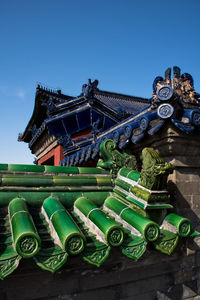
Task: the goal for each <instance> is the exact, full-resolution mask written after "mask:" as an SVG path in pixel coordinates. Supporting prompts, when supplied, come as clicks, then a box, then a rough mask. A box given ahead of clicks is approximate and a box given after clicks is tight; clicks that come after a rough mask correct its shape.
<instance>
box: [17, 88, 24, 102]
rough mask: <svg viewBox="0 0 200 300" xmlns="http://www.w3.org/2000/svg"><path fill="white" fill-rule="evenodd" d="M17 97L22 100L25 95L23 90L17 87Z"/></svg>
mask: <svg viewBox="0 0 200 300" xmlns="http://www.w3.org/2000/svg"><path fill="white" fill-rule="evenodd" d="M17 97H19V98H20V99H22V100H23V99H24V97H25V91H24V90H23V89H19V90H18V92H17Z"/></svg>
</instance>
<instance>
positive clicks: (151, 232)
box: [0, 141, 194, 279]
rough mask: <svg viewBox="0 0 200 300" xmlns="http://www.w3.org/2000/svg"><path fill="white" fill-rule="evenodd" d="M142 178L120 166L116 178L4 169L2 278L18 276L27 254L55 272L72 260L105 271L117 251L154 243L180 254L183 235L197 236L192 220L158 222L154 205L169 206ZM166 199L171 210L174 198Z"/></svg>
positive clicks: (0, 182)
mask: <svg viewBox="0 0 200 300" xmlns="http://www.w3.org/2000/svg"><path fill="white" fill-rule="evenodd" d="M105 143H106V141H104V144H105ZM105 163H106V162H105ZM131 163H132V160H131ZM141 176H142V175H141V173H140V172H138V171H134V170H133V169H130V168H122V169H120V171H119V173H118V175H117V177H116V178H115V179H114V177H113V175H110V172H108V171H106V170H105V169H102V168H99V167H98V168H80V167H54V166H29V165H7V164H1V165H0V278H1V279H3V278H5V277H6V276H7V275H9V274H10V273H12V272H13V271H14V270H15V269H16V268H17V266H18V265H19V263H20V260H21V258H22V257H25V258H31V257H33V258H34V260H35V262H36V264H37V265H38V266H40V267H41V268H42V269H44V270H48V271H51V272H55V271H56V270H58V269H59V268H61V267H62V266H63V264H65V263H67V260H68V259H70V256H72V255H81V257H82V258H83V259H84V260H85V261H86V262H88V263H90V264H94V265H96V266H100V265H101V264H102V263H103V262H104V261H105V260H106V259H107V258H108V257H109V255H111V252H112V247H116V248H118V249H119V251H120V252H121V253H122V254H123V255H126V256H127V257H129V258H130V259H133V260H138V259H139V258H140V257H141V256H142V255H143V254H144V253H145V251H146V249H147V247H148V244H149V243H150V244H151V246H154V248H155V249H156V250H159V251H161V252H163V253H165V254H170V253H171V252H173V251H174V249H175V247H176V245H177V243H178V240H179V236H180V237H181V236H182V237H187V236H190V235H191V234H193V235H194V231H193V230H192V225H191V222H190V221H189V220H188V219H186V218H183V217H181V216H178V215H176V214H174V213H173V214H169V215H167V217H166V218H165V219H164V220H162V222H161V223H157V222H155V221H154V220H152V219H151V218H150V210H151V208H150V207H149V205H151V204H154V208H155V206H156V205H157V207H156V209H157V210H158V209H160V210H161V209H163V206H162V205H160V204H159V205H158V203H156V196H153V197H152V195H154V194H156V191H153V190H149V189H148V188H146V189H145V188H144V187H143V186H140V184H139V183H138V182H140V181H139V180H140V178H142V177H141ZM135 186H137V190H136V192H137V193H139V194H137V193H136V192H135V189H134V187H135ZM119 187H120V190H119V189H118V188H119ZM138 189H139V191H140V192H138ZM144 190H145V193H144V192H142V191H144ZM157 193H158V192H157ZM142 194H144V195H145V197H146V198H144V199H146V200H144V199H142V198H141V195H142ZM160 194H161V195H162V196H160V197H161V198H162V202H163V205H164V204H165V202H166V201H167V200H168V194H167V192H166V191H160V192H159V195H160ZM130 196H131V197H132V199H134V200H137V201H135V202H133V201H130ZM161 198H160V199H161ZM144 201H146V202H147V205H145V206H144V207H142V206H141V205H140V203H144ZM148 211H149V213H148ZM172 228H173V230H172Z"/></svg>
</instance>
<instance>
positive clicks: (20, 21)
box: [0, 0, 200, 163]
mask: <svg viewBox="0 0 200 300" xmlns="http://www.w3.org/2000/svg"><path fill="white" fill-rule="evenodd" d="M199 12H200V1H199V0H190V1H188V0H168V1H157V0H151V1H149V0H140V1H138V0H123V1H122V0H101V1H98V0H96V1H95V0H93V1H92V0H73V1H72V0H65V1H64V0H40V1H38V0H24V1H22V0H17V1H14V0H12V1H8V0H0V32H1V35H0V39H1V44H0V70H1V71H0V104H1V115H0V128H1V129H0V140H1V146H0V162H7V163H32V162H33V159H34V157H33V155H32V154H31V152H30V150H29V149H28V146H27V144H25V143H19V142H17V136H18V133H19V132H23V131H24V129H25V127H26V125H27V123H28V121H29V119H30V117H31V115H32V112H33V108H34V99H35V89H36V85H37V84H38V83H42V84H43V85H45V86H46V87H49V88H55V89H57V88H60V89H61V90H62V92H63V93H66V94H68V95H72V96H76V95H79V94H80V92H81V86H82V84H84V83H86V82H87V79H88V78H92V79H98V80H99V88H100V89H103V90H108V91H115V92H119V93H125V94H130V95H135V96H143V97H151V93H152V81H153V79H154V78H155V76H157V75H163V74H164V71H165V70H166V68H168V67H170V66H171V67H172V66H174V65H177V66H179V67H180V68H181V69H182V72H188V73H191V74H192V76H193V78H194V84H195V88H196V90H197V91H198V92H200V61H199V56H200V54H199V49H200V38H199V36H200V34H199V33H200V18H199Z"/></svg>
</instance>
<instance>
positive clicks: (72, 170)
mask: <svg viewBox="0 0 200 300" xmlns="http://www.w3.org/2000/svg"><path fill="white" fill-rule="evenodd" d="M44 167H45V172H46V173H66V174H79V169H78V168H77V167H58V166H44Z"/></svg>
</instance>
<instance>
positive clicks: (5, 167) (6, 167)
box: [0, 164, 8, 171]
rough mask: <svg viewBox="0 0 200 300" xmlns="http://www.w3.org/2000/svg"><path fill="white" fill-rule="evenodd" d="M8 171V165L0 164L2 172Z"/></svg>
mask: <svg viewBox="0 0 200 300" xmlns="http://www.w3.org/2000/svg"><path fill="white" fill-rule="evenodd" d="M6 170H8V165H7V164H0V171H6Z"/></svg>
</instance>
